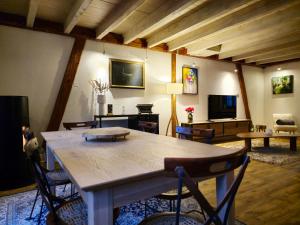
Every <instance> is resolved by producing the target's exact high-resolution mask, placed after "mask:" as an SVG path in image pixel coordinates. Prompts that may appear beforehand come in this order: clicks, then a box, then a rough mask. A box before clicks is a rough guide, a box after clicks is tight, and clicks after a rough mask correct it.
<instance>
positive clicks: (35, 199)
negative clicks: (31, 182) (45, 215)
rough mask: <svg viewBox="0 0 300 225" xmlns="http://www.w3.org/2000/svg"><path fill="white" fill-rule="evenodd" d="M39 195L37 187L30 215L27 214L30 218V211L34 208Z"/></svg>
mask: <svg viewBox="0 0 300 225" xmlns="http://www.w3.org/2000/svg"><path fill="white" fill-rule="evenodd" d="M39 195H40V190H39V189H37V191H36V194H35V198H34V202H33V205H32V208H31V212H30V215H29V219H30V220H31V219H32V213H33V210H34V207H35V204H36V201H37V199H38V197H39Z"/></svg>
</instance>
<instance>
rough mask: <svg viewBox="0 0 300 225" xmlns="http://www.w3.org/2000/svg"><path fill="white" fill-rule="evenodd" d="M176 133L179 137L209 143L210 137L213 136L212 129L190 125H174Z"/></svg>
mask: <svg viewBox="0 0 300 225" xmlns="http://www.w3.org/2000/svg"><path fill="white" fill-rule="evenodd" d="M176 133H177V134H178V137H179V138H181V139H188V140H197V141H201V142H204V143H207V144H211V141H212V139H213V138H214V137H215V130H214V129H202V128H191V127H180V126H177V127H176Z"/></svg>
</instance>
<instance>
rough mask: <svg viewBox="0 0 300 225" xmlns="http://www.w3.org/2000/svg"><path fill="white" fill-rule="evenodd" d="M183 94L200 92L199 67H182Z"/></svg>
mask: <svg viewBox="0 0 300 225" xmlns="http://www.w3.org/2000/svg"><path fill="white" fill-rule="evenodd" d="M182 83H183V94H191V95H197V94H198V68H195V67H192V66H183V67H182Z"/></svg>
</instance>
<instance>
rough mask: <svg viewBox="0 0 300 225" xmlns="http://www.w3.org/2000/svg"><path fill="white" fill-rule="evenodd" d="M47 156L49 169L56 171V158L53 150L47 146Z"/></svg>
mask: <svg viewBox="0 0 300 225" xmlns="http://www.w3.org/2000/svg"><path fill="white" fill-rule="evenodd" d="M46 156H47V169H48V170H54V169H55V158H54V155H53V153H52V151H51V149H50V148H49V147H48V146H47V145H46Z"/></svg>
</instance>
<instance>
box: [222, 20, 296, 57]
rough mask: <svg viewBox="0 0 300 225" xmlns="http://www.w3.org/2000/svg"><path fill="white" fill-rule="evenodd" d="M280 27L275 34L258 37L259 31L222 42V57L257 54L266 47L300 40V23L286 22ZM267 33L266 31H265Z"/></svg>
mask: <svg viewBox="0 0 300 225" xmlns="http://www.w3.org/2000/svg"><path fill="white" fill-rule="evenodd" d="M275 28H280V29H278V31H275V32H276V33H275V34H274V35H271V36H270V35H264V36H263V35H261V36H262V37H261V38H259V39H257V38H255V37H257V33H255V34H254V33H253V34H250V35H249V36H242V37H239V38H237V39H233V40H231V41H229V42H226V43H224V44H222V49H221V53H220V54H219V58H220V59H226V58H230V57H233V56H239V55H241V57H242V56H243V55H245V56H247V54H255V53H256V52H258V51H260V50H262V51H264V49H270V48H271V49H272V48H274V47H276V46H279V45H284V44H288V43H291V42H294V41H299V40H300V23H295V22H292V23H289V22H288V23H286V24H285V25H284V26H282V27H275ZM263 33H264V34H265V31H263Z"/></svg>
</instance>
